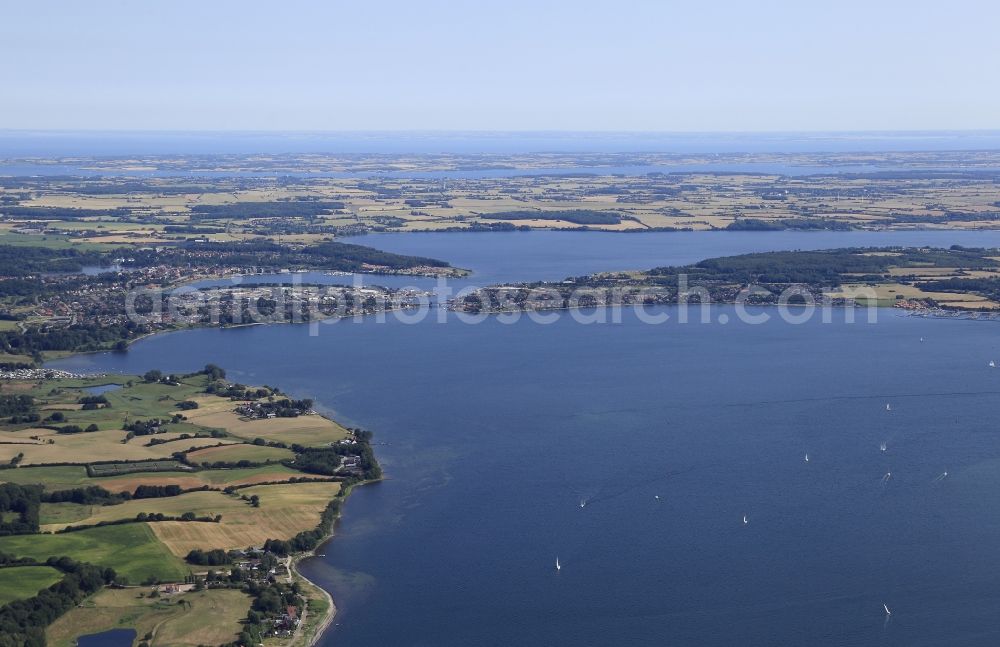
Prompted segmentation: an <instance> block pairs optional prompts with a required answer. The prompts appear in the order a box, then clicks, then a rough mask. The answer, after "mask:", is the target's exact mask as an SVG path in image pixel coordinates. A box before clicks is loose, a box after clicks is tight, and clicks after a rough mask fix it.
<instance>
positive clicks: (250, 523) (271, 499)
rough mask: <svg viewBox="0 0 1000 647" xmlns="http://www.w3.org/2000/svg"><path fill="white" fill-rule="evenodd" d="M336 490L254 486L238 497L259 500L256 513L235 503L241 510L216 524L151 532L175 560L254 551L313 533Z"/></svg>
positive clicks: (168, 525) (170, 525)
mask: <svg viewBox="0 0 1000 647" xmlns="http://www.w3.org/2000/svg"><path fill="white" fill-rule="evenodd" d="M339 491H340V484H339V483H332V482H324V483H289V484H287V485H258V486H255V487H251V488H244V489H241V490H239V494H241V495H246V496H253V495H257V496H259V497H260V507H259V508H253V507H251V506H249V505H247V504H246V503H244V502H242V501H240V500H239V499H235V498H234V500H235V501H238V502H239V503H241V504H242V506H243V507H234V508H231V509H230V511H229V512H228V513H222V521H221V522H220V523H190V522H183V521H163V522H159V523H152V524H150V527H152V529H153V532H154V533H156V536H157V537H158V538H159V539H160V541H162V542H163V543H164V544H165V545H166V546H167V548H169V549H170V551H171V552H172V553H173V554H174V555H177V556H178V557H183V556H184V555H187V554H188V553H189V552H190V551H192V550H194V549H195V548H201V549H208V548H221V549H224V550H231V549H236V548H246V547H248V546H259V545H261V544H263V543H264V542H265V541H267V540H268V539H290V538H292V537H294V536H295V535H296V534H298V533H299V532H301V531H303V530H311V529H313V528H315V527H316V526H317V525H318V524H319V521H320V515H321V514H322V512H323V510H324V509H326V506H327V505H328V504H329V503H330V501H331V500H333V498H334V497H335V496H336V494H337V492H339ZM182 496H187V495H182ZM174 498H180V497H174ZM230 498H232V497H230Z"/></svg>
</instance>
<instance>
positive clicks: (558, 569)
mask: <svg viewBox="0 0 1000 647" xmlns="http://www.w3.org/2000/svg"><path fill="white" fill-rule="evenodd" d="M556 570H557V571H561V570H562V566H560V565H559V558H558V557H556Z"/></svg>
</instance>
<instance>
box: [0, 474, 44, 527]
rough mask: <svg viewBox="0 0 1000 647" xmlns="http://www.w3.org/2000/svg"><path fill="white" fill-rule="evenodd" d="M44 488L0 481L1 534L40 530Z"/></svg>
mask: <svg viewBox="0 0 1000 647" xmlns="http://www.w3.org/2000/svg"><path fill="white" fill-rule="evenodd" d="M41 494H42V488H41V486H38V485H18V484H16V483H0V536H5V535H27V534H32V533H36V532H38V511H39V508H40V506H41Z"/></svg>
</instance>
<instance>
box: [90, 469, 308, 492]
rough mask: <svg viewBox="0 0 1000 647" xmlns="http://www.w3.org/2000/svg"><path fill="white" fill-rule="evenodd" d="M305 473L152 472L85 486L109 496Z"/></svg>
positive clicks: (271, 479)
mask: <svg viewBox="0 0 1000 647" xmlns="http://www.w3.org/2000/svg"><path fill="white" fill-rule="evenodd" d="M302 476H303V474H302V472H297V471H295V470H292V469H289V468H287V467H285V466H284V465H266V466H264V467H249V468H240V469H217V470H204V471H201V472H191V473H176V472H150V473H137V474H126V475H123V476H112V477H107V478H94V479H87V482H86V483H85V485H100V486H101V487H103V488H104V489H105V490H108V491H109V492H134V491H135V489H136V488H137V487H139V486H140V485H177V486H180V487H181V488H183V489H185V490H192V489H194V488H199V487H202V486H203V485H211V486H215V487H225V486H228V485H254V484H257V483H274V482H277V481H289V480H291V479H293V478H302Z"/></svg>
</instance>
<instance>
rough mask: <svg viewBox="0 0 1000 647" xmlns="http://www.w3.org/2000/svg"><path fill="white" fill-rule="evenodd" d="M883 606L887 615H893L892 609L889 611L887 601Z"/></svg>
mask: <svg viewBox="0 0 1000 647" xmlns="http://www.w3.org/2000/svg"><path fill="white" fill-rule="evenodd" d="M882 608H883V609H885V615H887V616H891V615H892V611H889V607H888V606H886V604H885V602H883V603H882Z"/></svg>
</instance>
